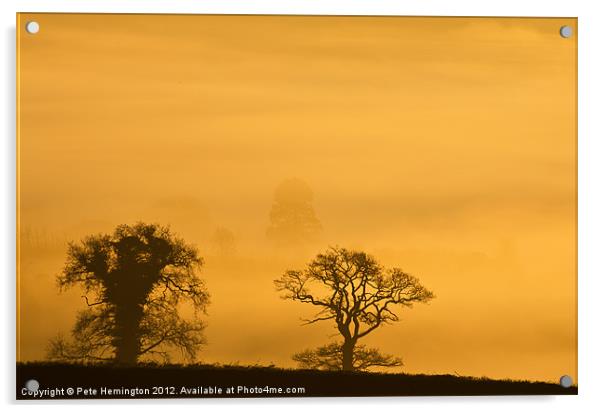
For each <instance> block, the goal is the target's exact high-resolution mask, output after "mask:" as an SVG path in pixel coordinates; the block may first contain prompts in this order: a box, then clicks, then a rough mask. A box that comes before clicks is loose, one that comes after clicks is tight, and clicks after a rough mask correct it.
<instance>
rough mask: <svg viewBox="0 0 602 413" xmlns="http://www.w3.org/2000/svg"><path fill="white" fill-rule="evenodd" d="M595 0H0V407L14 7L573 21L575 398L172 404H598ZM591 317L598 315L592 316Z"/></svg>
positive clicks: (198, 404) (599, 70)
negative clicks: (576, 192)
mask: <svg viewBox="0 0 602 413" xmlns="http://www.w3.org/2000/svg"><path fill="white" fill-rule="evenodd" d="M598 3H600V2H598V1H596V0H564V1H557V0H547V1H535V0H531V1H529V0H490V1H482V0H481V1H478V0H472V1H471V0H455V1H452V0H437V1H429V0H411V1H402V0H397V1H384V0H363V1H359V0H322V1H311V0H305V1H301V0H255V1H253V0H246V1H243V0H236V1H229V0H221V1H220V0H212V1H193V0H189V1H184V0H171V1H170V0H161V1H159V0H155V1H150V0H149V1H142V0H104V1H102V0H87V1H85V2H84V1H82V2H76V1H73V0H53V1H33V0H30V1H27V0H23V1H11V0H2V1H1V2H0V7H1V10H2V14H1V19H2V20H1V21H2V34H3V41H2V47H3V49H4V50H3V52H2V55H0V56H2V59H1V60H2V63H1V64H0V70H2V77H1V78H0V79H1V81H2V85H3V87H2V90H3V94H4V96H2V99H0V106H1V108H2V110H1V111H0V116H1V119H2V122H0V124H1V125H2V126H3V132H4V139H2V141H1V147H0V153H1V155H2V158H1V159H0V174H1V179H0V191H1V192H0V193H1V194H2V202H1V203H0V210H1V214H0V223H1V225H2V236H1V237H0V263H2V264H3V268H4V271H3V272H2V276H3V277H2V280H3V282H4V285H3V286H2V287H3V288H2V291H3V292H4V295H3V296H2V300H0V301H2V304H1V305H0V308H1V309H2V317H1V319H0V320H1V323H2V330H1V331H2V333H3V334H2V337H4V338H3V339H2V340H0V347H1V349H0V355H1V356H2V360H3V363H2V366H3V369H2V370H3V371H2V372H0V393H1V395H2V396H1V397H0V402H1V403H4V404H7V406H5V407H8V409H12V408H15V407H17V405H16V403H15V402H14V401H13V398H14V361H15V356H14V350H15V344H14V343H15V341H14V337H15V332H14V331H15V330H14V328H15V321H14V315H15V297H14V291H15V281H14V278H15V276H14V274H15V246H14V244H15V242H14V239H15V100H14V96H15V68H14V61H15V60H14V54H15V45H14V42H15V32H14V27H15V13H16V12H17V11H22V12H43V11H46V12H105V13H108V12H119V13H217V14H338V15H341V14H345V15H359V14H365V15H389V14H391V15H437V16H545V17H578V18H579V294H580V295H579V385H580V387H579V396H576V397H574V396H565V397H472V398H466V397H440V398H380V399H373V398H359V399H358V398H355V399H296V400H285V399H279V400H262V399H256V400H224V399H222V400H199V401H178V402H176V403H177V404H178V409H191V410H195V411H199V409H207V408H210V409H212V410H213V409H219V410H221V409H225V410H231V411H234V410H239V409H241V408H244V409H249V410H251V411H258V412H259V411H264V410H274V411H275V410H282V409H287V410H291V411H303V412H305V411H307V410H309V409H311V410H315V409H333V408H341V409H345V410H349V411H364V410H366V409H367V408H369V407H371V406H372V405H376V406H375V408H376V409H396V410H397V409H404V410H408V409H416V408H418V409H420V410H421V411H425V410H426V411H440V410H442V409H445V410H446V411H451V412H455V411H462V412H466V411H479V412H481V411H483V410H484V409H486V410H487V411H489V412H507V411H508V410H510V409H517V408H518V409H519V410H523V409H524V410H526V409H537V410H544V409H545V411H546V412H563V413H566V412H569V411H595V410H596V409H599V408H600V406H602V397H601V396H600V393H601V392H600V391H599V390H598V386H599V385H600V384H601V379H600V376H601V375H602V372H600V369H601V368H602V363H601V362H600V361H601V356H600V353H601V352H602V340H601V337H602V334H601V333H600V325H601V323H600V322H599V318H598V317H597V315H598V314H602V309H601V304H600V303H601V302H602V300H601V299H600V297H599V294H600V292H601V290H602V289H601V288H600V287H601V282H600V279H601V277H602V266H601V265H600V260H599V259H597V258H598V256H599V255H601V253H600V248H601V243H600V238H601V237H600V234H601V233H602V225H601V219H600V213H601V212H600V211H602V197H601V196H600V188H601V185H600V182H599V180H598V177H602V162H601V161H600V157H601V156H602V151H601V148H602V145H601V143H600V140H601V139H602V129H601V126H600V118H601V117H602V105H601V104H600V97H601V96H602V87H601V82H600V77H601V76H602V75H601V74H602V61H601V60H602V59H601V52H600V51H601V50H602V47H601V46H600V40H602V19H601V17H602V15H601V14H600V7H599V6H598ZM596 321H598V322H597V323H596ZM133 403H136V404H144V406H143V407H141V408H143V409H145V410H148V411H149V412H155V411H157V412H159V411H163V410H164V409H165V408H166V407H167V406H166V405H167V404H173V403H174V402H170V401H147V402H140V401H129V402H128V401H111V402H100V403H99V402H87V403H85V402H75V403H64V402H63V403H61V402H56V403H50V404H49V403H44V405H43V407H42V406H41V405H40V403H19V404H20V406H18V407H20V408H25V409H27V410H29V409H41V408H43V409H45V410H48V411H50V412H52V411H62V410H71V409H76V410H78V411H82V410H85V411H86V413H87V412H89V411H101V410H103V411H104V410H106V409H107V408H109V406H107V404H110V405H111V408H112V407H113V406H115V407H118V408H123V407H124V406H127V405H131V404H133Z"/></svg>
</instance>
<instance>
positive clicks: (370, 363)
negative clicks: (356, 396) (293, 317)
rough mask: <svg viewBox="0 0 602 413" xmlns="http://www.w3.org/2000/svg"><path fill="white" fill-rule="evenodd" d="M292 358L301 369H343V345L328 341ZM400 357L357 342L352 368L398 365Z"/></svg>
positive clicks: (401, 364)
mask: <svg viewBox="0 0 602 413" xmlns="http://www.w3.org/2000/svg"><path fill="white" fill-rule="evenodd" d="M293 360H295V361H296V362H297V363H299V367H301V368H303V369H316V370H343V345H342V344H341V343H330V344H328V345H326V346H322V347H318V348H317V349H315V350H305V351H303V352H301V353H297V354H295V355H293ZM400 366H403V362H402V360H401V359H400V358H398V357H394V356H391V355H388V354H381V353H380V352H379V351H378V349H376V348H366V346H364V345H362V344H358V345H356V346H355V348H354V349H353V358H352V370H356V371H364V370H367V369H369V368H370V367H400Z"/></svg>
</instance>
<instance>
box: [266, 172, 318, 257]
mask: <svg viewBox="0 0 602 413" xmlns="http://www.w3.org/2000/svg"><path fill="white" fill-rule="evenodd" d="M321 230H322V225H321V224H320V221H319V220H318V218H317V217H316V213H315V211H314V207H313V193H312V191H311V189H310V187H309V186H308V185H307V184H306V183H305V182H303V181H302V180H300V179H288V180H286V181H284V182H282V183H281V184H280V185H279V186H278V188H276V191H275V193H274V203H273V205H272V210H271V211H270V225H269V227H268V230H267V236H268V238H269V239H270V240H272V241H273V242H274V243H276V244H277V245H283V246H286V245H293V246H294V245H298V244H302V243H305V242H308V241H313V240H315V239H316V238H317V237H318V235H319V234H320V232H321Z"/></svg>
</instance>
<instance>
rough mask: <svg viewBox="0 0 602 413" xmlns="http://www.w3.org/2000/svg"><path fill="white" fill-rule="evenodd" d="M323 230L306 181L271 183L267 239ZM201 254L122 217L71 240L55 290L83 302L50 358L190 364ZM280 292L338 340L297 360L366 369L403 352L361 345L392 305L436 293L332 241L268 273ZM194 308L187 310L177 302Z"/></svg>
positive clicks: (291, 241)
mask: <svg viewBox="0 0 602 413" xmlns="http://www.w3.org/2000/svg"><path fill="white" fill-rule="evenodd" d="M320 229H321V225H320V222H319V221H318V219H317V217H316V214H315V212H314V210H313V206H312V193H311V190H310V189H309V187H307V185H305V184H304V183H303V182H301V181H298V180H290V181H285V182H284V183H283V184H282V185H281V186H280V187H279V188H278V189H277V190H276V193H275V197H274V204H273V207H272V211H271V213H270V226H269V228H268V230H267V234H266V235H267V237H268V238H269V239H271V240H272V241H273V242H275V243H277V244H279V245H287V246H292V247H295V245H298V244H300V243H303V242H306V241H311V240H315V239H316V237H317V236H318V234H319V232H320ZM213 242H214V245H215V246H216V248H217V249H219V251H220V252H221V253H222V254H223V255H230V254H233V253H234V252H235V244H234V235H233V233H232V232H231V231H229V230H227V229H224V228H220V229H218V230H217V231H216V232H215V233H214V235H213ZM202 265H203V259H202V257H201V256H200V254H199V251H198V250H197V248H196V247H194V246H193V245H190V244H187V243H186V242H185V241H184V240H182V239H180V238H178V237H177V236H176V235H174V234H173V233H172V232H171V230H170V229H169V228H168V227H164V226H161V225H158V224H146V223H137V224H135V225H131V226H130V225H120V226H118V227H117V228H116V229H115V230H114V231H113V233H112V234H102V235H92V236H89V237H87V238H85V239H83V240H82V241H81V242H79V243H70V244H69V246H68V250H67V259H66V263H65V265H64V268H63V270H62V272H61V274H60V275H59V276H58V277H57V282H58V285H59V287H60V288H61V289H67V288H72V287H76V286H77V287H80V288H81V290H82V291H83V295H82V300H83V302H84V303H85V304H86V306H85V308H84V309H83V310H81V311H80V312H79V313H78V315H77V318H76V321H75V324H74V326H73V328H72V330H71V337H65V336H62V335H59V336H57V337H55V338H54V339H52V340H51V341H50V343H49V346H48V358H49V359H51V360H59V361H72V362H112V363H119V364H130V365H131V364H136V363H138V362H140V361H145V360H161V361H163V362H169V361H170V356H172V355H173V354H175V353H176V352H179V353H180V354H181V356H183V357H184V358H185V359H186V360H188V361H189V362H193V361H195V360H196V359H197V356H198V352H199V351H200V349H201V348H202V346H203V345H204V344H205V343H206V340H205V336H204V332H205V327H206V325H205V323H204V321H203V320H202V316H203V315H205V314H206V309H207V307H208V305H209V303H210V295H209V292H208V291H207V288H206V286H205V284H204V282H203V280H202V279H201V278H200V277H199V272H200V269H201V267H202ZM274 283H275V286H276V289H277V291H279V292H280V293H281V294H282V298H283V299H285V300H292V301H298V302H301V303H305V304H307V305H311V306H314V307H316V313H315V315H314V317H312V318H310V319H308V320H304V324H313V323H318V322H326V323H331V324H332V325H333V327H334V328H335V329H336V331H337V333H338V336H339V340H337V341H335V342H332V343H330V344H327V345H324V346H321V347H319V348H317V349H314V350H310V349H308V350H305V351H302V352H300V353H297V354H294V355H293V360H295V361H296V362H297V363H298V365H299V367H300V368H309V369H323V370H366V369H368V368H370V367H397V366H401V365H402V360H401V359H400V358H398V357H396V356H393V355H387V354H382V353H380V351H379V350H378V349H376V348H367V347H366V346H364V345H363V344H361V343H360V341H361V339H363V338H364V337H365V336H367V335H368V334H371V333H372V332H374V331H376V330H377V329H378V328H380V327H382V326H384V325H386V324H389V323H392V322H396V321H399V318H398V316H397V313H398V311H399V310H400V309H402V308H404V307H411V306H412V305H413V304H414V303H421V302H428V301H429V300H431V299H432V298H433V297H434V295H433V293H432V292H430V291H429V290H427V289H426V288H425V287H423V286H422V285H421V284H420V282H419V280H418V279H417V278H416V277H413V276H412V275H410V274H408V273H405V272H403V271H402V270H401V269H399V268H384V267H383V266H381V265H380V264H379V263H378V262H377V261H376V259H375V258H374V257H372V256H370V255H368V254H366V253H365V252H362V251H353V250H348V249H345V248H340V247H332V248H329V249H328V250H327V251H324V252H322V253H319V254H318V255H317V256H316V257H315V258H314V259H313V260H312V261H311V262H309V263H308V264H307V265H306V267H305V268H301V269H296V270H288V271H286V272H285V273H284V274H282V275H281V276H280V277H279V278H278V279H276V280H275V281H274ZM186 306H187V307H189V308H192V310H193V311H192V312H191V313H192V316H189V317H186V318H185V317H183V316H182V315H181V310H182V308H183V307H186Z"/></svg>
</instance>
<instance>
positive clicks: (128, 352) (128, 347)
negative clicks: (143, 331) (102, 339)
mask: <svg viewBox="0 0 602 413" xmlns="http://www.w3.org/2000/svg"><path fill="white" fill-rule="evenodd" d="M142 315H143V310H142V307H141V306H137V305H136V306H120V307H119V308H116V309H115V336H114V341H113V344H114V346H115V361H116V362H117V363H118V364H126V365H133V364H136V363H137V362H138V355H139V354H140V334H139V333H140V331H139V330H140V321H141V320H142Z"/></svg>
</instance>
